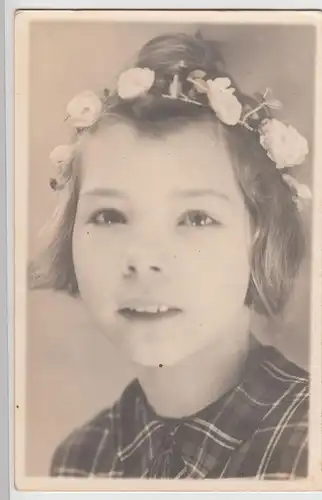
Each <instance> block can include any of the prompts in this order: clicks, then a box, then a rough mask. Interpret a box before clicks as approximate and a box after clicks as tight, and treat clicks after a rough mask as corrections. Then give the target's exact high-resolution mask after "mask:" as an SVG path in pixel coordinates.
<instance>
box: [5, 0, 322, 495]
mask: <svg viewBox="0 0 322 500" xmlns="http://www.w3.org/2000/svg"><path fill="white" fill-rule="evenodd" d="M37 3H38V5H35V4H37ZM39 3H40V2H30V3H29V5H30V4H31V7H32V8H38V9H40V8H41V9H43V8H44V7H46V8H50V6H49V5H48V6H47V5H46V4H49V2H48V3H47V2H42V5H41V6H40V5H39ZM86 3H87V8H88V7H89V6H88V2H86ZM97 3H98V4H99V6H98V7H95V8H93V5H92V4H91V5H90V8H91V9H92V10H91V12H93V14H94V13H95V11H97V10H99V9H100V8H104V7H103V6H101V4H102V2H97ZM104 3H105V8H106V7H110V6H109V5H108V6H106V2H104ZM171 3H172V6H173V2H171ZM236 3H237V4H238V2H235V4H236ZM295 3H296V2H295ZM303 3H304V2H303ZM311 3H312V2H307V3H306V5H305V10H306V12H307V13H308V15H310V13H309V11H308V9H307V7H308V8H309V9H310V4H311ZM319 3H320V2H319ZM16 4H18V6H16V7H14V8H13V9H11V7H12V6H8V2H7V4H6V8H7V10H6V16H5V18H4V17H3V19H5V21H6V25H5V32H6V42H7V44H6V103H5V104H6V132H7V137H6V154H4V155H3V156H4V158H5V159H6V172H5V171H4V170H3V171H2V173H1V175H3V178H1V179H0V180H2V182H1V183H0V184H1V186H2V188H3V194H2V197H1V200H2V201H3V204H4V206H3V209H2V210H1V217H2V219H0V227H1V228H2V227H3V228H4V235H3V237H2V238H1V242H2V247H1V253H0V259H1V262H2V263H3V264H4V266H3V276H5V275H7V297H6V299H5V300H4V303H2V302H1V306H2V307H3V310H4V312H5V311H7V316H6V314H5V313H3V314H2V315H1V314H0V316H1V318H3V325H2V326H3V332H4V335H2V336H1V345H0V352H1V356H2V358H3V359H2V358H1V369H2V371H4V372H5V374H4V375H5V376H4V383H3V384H2V378H1V396H2V395H3V399H4V400H5V401H6V399H7V402H6V403H5V405H4V406H5V408H6V409H7V408H8V410H9V411H8V412H6V411H5V412H3V413H2V419H1V437H2V435H3V437H4V439H3V440H2V439H1V442H2V443H3V442H4V443H6V437H7V435H8V432H7V429H8V415H9V430H10V449H8V450H6V447H5V446H4V448H3V447H1V448H2V451H1V453H2V452H3V451H4V465H3V466H2V468H1V474H4V476H6V474H7V472H6V471H7V470H8V468H9V464H10V465H11V468H10V492H9V495H10V496H9V497H8V498H10V499H11V498H13V499H24V498H25V499H27V500H28V499H30V500H32V499H35V500H36V499H43V498H52V499H56V498H64V500H65V498H75V496H77V498H93V494H94V493H93V490H91V489H88V488H86V491H87V492H88V493H86V491H85V488H83V491H81V492H80V491H79V492H77V493H67V491H68V490H69V488H68V487H67V486H66V482H65V480H64V481H63V482H64V483H65V484H62V483H61V484H58V483H60V480H58V482H57V480H53V481H55V485H56V486H55V487H54V485H53V488H51V490H50V491H54V490H56V489H57V487H58V489H61V490H62V491H63V493H62V492H58V491H57V492H55V493H49V492H44V493H41V492H37V493H33V489H34V486H33V484H32V482H30V481H27V482H28V483H29V484H27V483H26V484H25V487H26V490H29V491H24V492H23V491H17V490H15V488H14V478H13V445H12V438H13V417H14V414H15V413H16V411H15V406H14V405H15V403H14V397H13V394H14V391H13V389H14V384H13V381H12V373H13V369H14V362H13V359H14V355H13V354H14V348H15V345H14V338H13V337H14V335H13V333H14V322H13V318H14V315H13V313H14V303H13V292H14V285H13V277H14V272H13V250H14V247H13V242H14V232H13V226H14V224H13V189H14V173H13V158H14V153H13V151H14V149H13V148H14V134H13V132H12V131H13V122H14V119H13V103H14V92H17V90H16V89H15V91H13V89H14V85H13V83H14V77H13V74H14V71H13V68H14V58H13V46H14V29H13V14H14V11H15V9H16V8H19V9H20V8H23V9H27V8H28V9H29V8H31V7H27V6H26V5H25V2H16ZM60 4H63V7H64V9H68V8H73V9H74V8H75V5H73V6H72V5H69V4H71V2H67V3H66V2H64V3H63V2H60V1H57V2H55V5H51V8H53V7H55V9H57V8H61V7H62V5H60ZM81 4H83V2H78V5H77V8H78V9H84V8H86V6H83V5H81ZM230 4H231V2H225V6H226V7H225V10H226V9H227V8H229V6H230ZM269 5H270V7H269V8H270V9H271V8H272V5H274V2H270V4H269ZM119 6H120V4H118V7H119ZM279 6H280V2H279ZM211 7H212V10H214V9H215V10H217V9H224V7H221V6H220V5H219V6H218V7H217V6H216V5H215V6H214V5H213V2H212V6H211ZM239 7H240V8H243V9H245V8H246V9H247V8H248V7H244V4H243V6H241V5H237V7H235V8H234V9H233V11H230V12H231V13H232V14H234V12H237V14H238V15H239V14H240V12H238V11H237V10H236V9H237V8H239ZM143 8H144V7H143ZM179 8H180V7H179ZM251 8H252V7H250V9H251ZM266 8H267V7H266ZM266 8H265V7H263V8H261V9H258V5H257V6H256V9H257V11H259V10H266ZM286 8H287V7H286ZM293 8H294V7H293V6H292V9H293ZM283 9H285V7H284V8H283ZM303 9H304V7H303V6H302V7H300V8H299V10H303ZM153 10H154V9H153ZM172 10H174V9H172ZM295 10H296V9H295ZM313 10H315V11H319V10H320V9H318V8H316V7H315V8H313ZM303 11H304V10H303ZM150 12H151V11H150ZM196 12H200V11H194V14H196ZM30 13H31V11H30ZM39 13H40V11H39ZM41 14H46V12H45V11H42V12H41ZM56 14H59V13H58V11H56V13H55V15H56ZM69 14H70V15H72V14H73V13H72V12H70V13H69ZM160 14H162V12H157V10H156V9H155V10H154V12H152V13H151V16H152V17H153V16H154V15H157V16H158V20H159V19H160V17H159V15H160ZM170 14H172V13H170ZM249 14H250V12H247V15H249ZM262 14H265V13H262ZM311 14H312V16H313V15H315V13H313V12H311ZM320 14H321V12H320ZM122 15H124V13H122ZM135 15H136V16H140V12H138V11H137V13H135ZM141 15H142V13H141ZM162 15H164V14H162ZM180 16H181V17H182V11H181V12H180ZM17 17H19V15H18V16H16V18H17ZM138 19H139V17H138ZM195 19H196V18H195V17H194V22H195ZM247 20H248V19H247ZM265 22H267V18H266V19H265ZM321 23H322V16H320V20H319V25H320V28H319V30H317V34H318V38H319V43H318V47H317V50H318V51H319V52H318V54H317V62H318V61H322V50H321V48H322V43H321V42H322V40H321V38H322V30H321ZM10 45H11V46H10ZM21 69H22V68H21V67H20V70H21ZM320 69H321V68H320ZM317 74H319V75H320V80H319V81H320V82H321V76H322V74H321V71H318V70H317ZM321 83H322V82H321ZM319 88H322V85H321V84H320V85H318V84H316V89H317V92H316V94H317V95H316V109H320V110H322V96H321V92H318V89H319ZM21 90H23V89H21ZM25 96H26V90H25ZM1 104H3V102H2V100H1ZM25 104H26V103H25ZM320 115H321V113H320V114H319V116H316V123H315V155H316V157H315V161H314V164H315V165H317V164H322V150H321V151H318V149H317V145H318V144H319V137H318V130H322V119H321V116H320ZM1 116H2V117H4V116H5V113H2V115H1ZM20 126H21V123H20ZM3 142H4V141H3ZM26 145H27V142H26ZM24 173H25V175H27V169H26V170H25V172H24ZM316 174H317V175H316ZM5 176H6V178H7V186H6V184H5ZM318 177H320V176H319V173H318V172H317V170H316V169H315V172H314V179H315V180H314V186H313V188H314V198H313V199H314V203H315V205H314V209H313V215H314V220H313V227H314V228H317V227H322V224H321V214H322V203H321V194H320V193H322V183H321V179H320V178H318ZM20 182H22V178H20ZM5 186H6V187H7V191H6V189H5ZM24 186H26V184H25V185H24ZM24 190H25V191H26V189H25V187H24ZM6 196H7V201H6ZM6 210H7V219H6ZM6 225H7V233H6ZM314 233H315V243H314V245H313V247H314V255H313V259H312V260H313V266H314V269H318V270H319V273H320V271H321V249H322V245H321V236H320V234H319V232H318V231H316V230H315V231H314ZM4 242H6V243H4ZM6 253H7V262H6ZM18 269H19V268H18ZM15 272H16V273H17V275H18V276H20V274H19V273H20V271H19V272H17V268H16V271H15ZM21 272H22V273H24V270H23V267H22V268H21ZM22 275H23V274H21V276H22ZM3 284H4V286H5V283H4V280H3ZM1 291H2V290H1ZM5 291H6V290H3V296H5ZM312 296H313V297H314V300H312V311H311V313H312V315H311V317H312V318H313V322H312V324H313V327H312V329H313V330H314V331H315V334H314V336H313V337H312V351H311V363H312V360H313V358H314V363H313V365H315V364H316V365H317V366H314V370H315V372H316V374H315V376H314V377H312V382H311V391H312V392H313V393H318V394H320V397H319V402H318V405H317V406H318V408H317V410H316V411H315V412H313V413H314V414H313V416H312V413H311V422H310V424H311V425H310V428H311V429H312V427H313V428H314V427H315V428H317V427H319V428H320V429H321V425H320V424H321V392H322V391H321V342H320V330H321V323H322V321H321V280H320V279H315V280H314V283H313V293H312ZM317 302H319V303H318V304H317ZM20 306H22V307H23V303H20ZM17 310H19V309H16V311H17ZM21 310H23V309H21ZM1 312H2V310H1ZM20 317H21V316H20ZM8 340H9V342H8ZM7 342H8V343H9V357H8V356H7V353H8V348H7ZM317 346H319V347H320V349H319V352H317V351H318V350H317V349H316V348H317ZM8 366H9V373H10V380H9V389H10V390H9V397H6V396H8V394H7V395H6V393H7V392H8V391H7V389H8V380H6V373H7V372H8ZM1 375H2V374H1ZM1 400H2V399H1ZM23 406H24V405H23ZM4 413H5V415H4ZM21 413H23V412H21ZM3 417H5V418H4V421H3ZM319 439H320V442H321V435H320V436H319ZM313 442H315V448H316V435H313V434H312V432H311V434H310V444H311V446H310V447H312V444H313ZM9 457H10V461H9V463H8V458H9ZM316 460H319V463H321V446H319V451H318V452H317V453H316ZM6 462H7V464H6ZM0 477H1V476H0ZM46 481H47V480H46ZM214 481H215V480H214ZM233 482H234V483H236V481H234V480H233V481H230V483H231V486H230V487H228V488H227V489H226V488H225V490H226V491H231V490H232V489H233V486H232V483H233ZM238 482H239V483H240V481H239V480H238ZM5 483H6V482H5V481H2V477H1V481H0V488H1V489H2V488H3V486H4V491H1V489H0V498H1V499H2V498H4V499H6V498H7V496H6V495H7V493H8V492H7V491H6V484H5ZM135 483H137V481H134V482H133V486H131V485H129V488H130V489H131V488H135V489H136V490H137V488H136V487H135ZM251 483H252V484H250V482H249V481H247V480H243V482H242V485H243V489H244V491H245V489H248V491H251V490H253V491H254V494H256V493H255V491H259V490H260V489H261V487H265V490H266V492H267V491H272V492H276V491H283V490H284V489H285V483H284V484H283V483H282V484H277V483H278V482H275V481H274V482H273V483H274V484H272V483H267V482H263V483H262V484H258V483H256V484H257V488H256V485H255V484H254V481H253V480H252V481H251ZM264 483H265V484H264ZM304 483H306V484H304ZM170 484H171V486H172V487H171V488H170ZM170 484H169V485H168V487H167V488H165V489H166V490H168V488H169V491H172V492H173V491H174V489H173V482H172V481H171V483H170ZM180 486H182V484H181V483H180ZM217 486H218V483H217ZM259 487H260V488H259ZM102 488H103V485H102ZM214 489H215V487H213V491H214ZM307 489H308V484H307V482H306V481H304V482H302V481H296V484H293V485H290V487H289V488H288V490H289V491H290V492H292V493H290V494H292V498H293V497H294V493H295V492H297V491H301V490H302V491H303V493H302V494H301V497H302V498H304V497H305V495H306V494H307V493H305V491H306V490H307ZM309 489H310V490H311V492H310V493H309V494H310V498H312V497H313V491H314V490H320V489H322V480H321V476H320V477H316V480H315V481H314V484H310V485H309ZM144 490H145V488H144ZM141 491H143V489H142V490H141ZM182 491H183V490H182V489H181V488H178V489H177V492H180V494H181V495H182V494H183V493H181V492H182ZM192 491H193V493H192ZM197 491H198V490H195V489H193V490H192V489H191V491H190V492H189V489H188V491H186V493H185V495H186V496H188V495H191V494H194V495H195V494H196V492H197ZM198 493H199V491H198ZM114 494H115V497H116V495H117V496H121V495H122V496H123V495H124V497H123V498H126V497H127V495H128V491H126V492H124V493H120V492H119V491H118V493H116V492H115V493H113V492H112V491H110V492H109V495H110V496H111V495H114ZM130 494H131V495H133V494H140V495H141V494H143V493H130ZM145 494H146V495H149V498H151V497H152V498H164V494H162V493H161V492H160V491H159V492H155V493H153V492H152V491H151V490H150V491H146V493H145ZM171 494H172V493H171ZM199 494H201V493H199ZM206 494H207V492H206V491H205V492H203V495H206ZM208 494H211V491H210V492H208ZM216 494H217V495H220V496H221V495H224V494H225V493H224V492H223V491H222V492H221V493H219V492H218V490H217V491H216ZM245 494H247V495H249V494H250V493H244V494H243V493H241V492H239V493H236V492H234V493H233V494H232V496H230V497H233V498H236V495H238V497H240V496H241V495H245ZM96 495H97V496H98V498H100V497H101V498H103V495H105V497H106V491H105V490H104V489H103V490H102V491H101V492H97V493H95V496H96ZM286 495H287V494H286ZM247 498H248V496H247ZM290 498H291V497H290Z"/></svg>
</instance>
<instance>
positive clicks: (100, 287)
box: [73, 223, 122, 300]
mask: <svg viewBox="0 0 322 500" xmlns="http://www.w3.org/2000/svg"><path fill="white" fill-rule="evenodd" d="M121 248H122V242H121V238H111V237H108V235H107V233H106V232H105V231H100V232H99V231H97V230H95V229H93V228H92V227H91V226H82V225H78V224H77V223H76V224H75V228H74V233H73V260H74V267H75V274H76V278H77V282H78V286H79V289H80V293H81V295H82V296H83V298H85V299H89V300H91V299H93V300H94V299H95V300H97V299H98V298H99V297H100V296H102V298H103V296H107V295H109V294H111V293H112V290H115V284H116V281H117V280H118V279H119V275H120V267H121V252H120V249H121Z"/></svg>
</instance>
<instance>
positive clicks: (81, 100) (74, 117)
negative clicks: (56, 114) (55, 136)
mask: <svg viewBox="0 0 322 500" xmlns="http://www.w3.org/2000/svg"><path fill="white" fill-rule="evenodd" d="M101 110H102V101H101V100H100V98H99V97H98V96H97V95H96V94H94V92H92V91H91V90H85V91H84V92H81V93H80V94H77V95H76V96H75V97H74V98H73V99H72V100H71V101H70V102H69V104H68V105H67V118H68V120H69V121H70V122H71V124H72V125H73V126H74V127H76V128H86V127H90V126H91V125H93V123H95V122H96V121H97V119H98V118H99V115H100V113H101Z"/></svg>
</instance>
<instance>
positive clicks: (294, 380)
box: [233, 348, 309, 479]
mask: <svg viewBox="0 0 322 500" xmlns="http://www.w3.org/2000/svg"><path fill="white" fill-rule="evenodd" d="M261 368H262V369H263V370H264V371H265V375H263V377H265V382H266V392H265V394H264V391H263V397H262V400H261V401H262V402H263V404H264V403H267V404H268V406H267V411H266V410H265V413H264V416H263V418H262V420H261V422H260V424H259V426H258V427H257V429H256V430H255V432H254V433H253V435H252V436H251V437H250V438H249V439H248V440H247V441H246V442H245V443H243V445H242V446H241V448H240V449H239V450H238V452H237V454H236V456H235V457H234V460H233V461H235V464H234V466H233V467H235V472H237V475H239V476H245V477H249V476H256V477H258V478H261V479H279V478H280V479H291V478H295V477H305V476H307V468H308V467H307V466H308V413H309V376H308V373H307V372H306V371H305V370H303V369H302V368H300V367H298V366H297V365H295V364H294V363H292V362H291V361H289V360H288V359H286V358H285V357H284V356H283V355H282V354H281V353H279V352H278V351H276V350H275V349H273V348H269V349H268V356H266V357H265V359H264V360H263V362H262V363H261Z"/></svg>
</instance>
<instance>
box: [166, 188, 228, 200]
mask: <svg viewBox="0 0 322 500" xmlns="http://www.w3.org/2000/svg"><path fill="white" fill-rule="evenodd" d="M175 195H176V196H178V197H182V198H196V197H199V196H214V197H216V198H220V199H222V200H226V201H229V197H228V196H227V195H226V194H225V193H223V192H221V191H217V190H216V189H211V188H203V189H188V190H182V191H176V193H175Z"/></svg>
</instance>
